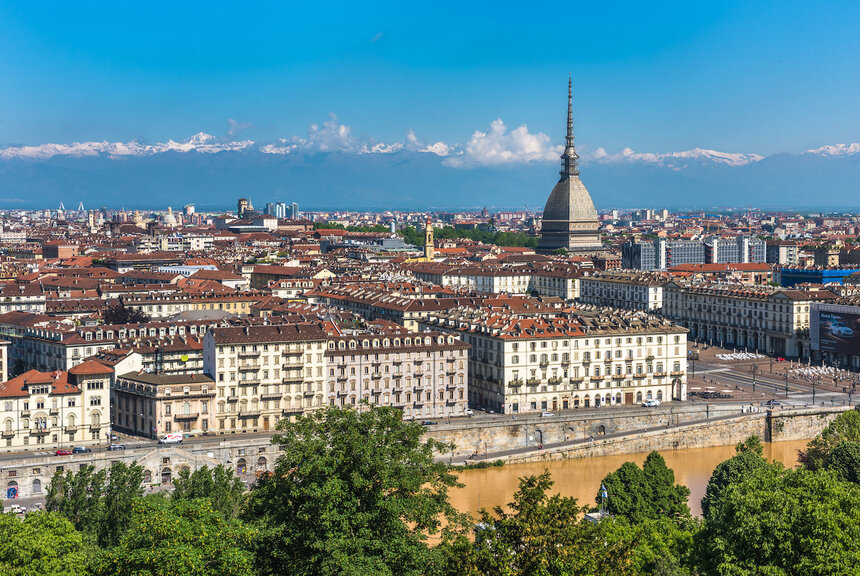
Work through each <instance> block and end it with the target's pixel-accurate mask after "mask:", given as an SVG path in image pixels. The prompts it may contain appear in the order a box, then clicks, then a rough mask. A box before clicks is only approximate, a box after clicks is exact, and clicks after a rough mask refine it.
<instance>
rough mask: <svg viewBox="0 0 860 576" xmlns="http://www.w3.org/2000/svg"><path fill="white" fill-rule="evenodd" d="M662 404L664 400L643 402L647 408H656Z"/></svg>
mask: <svg viewBox="0 0 860 576" xmlns="http://www.w3.org/2000/svg"><path fill="white" fill-rule="evenodd" d="M660 404H662V402H660V401H659V400H645V402H643V403H642V406H644V407H645V408H656V407H657V406H659V405H660Z"/></svg>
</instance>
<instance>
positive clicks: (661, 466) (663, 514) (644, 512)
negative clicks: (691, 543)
mask: <svg viewBox="0 0 860 576" xmlns="http://www.w3.org/2000/svg"><path fill="white" fill-rule="evenodd" d="M602 486H603V487H605V488H606V492H607V496H608V497H607V498H605V499H604V498H603V496H602V490H598V493H597V503H598V504H601V505H602V506H603V508H604V509H605V510H606V511H607V512H609V513H610V514H612V515H615V516H622V517H624V518H627V519H628V520H630V521H631V522H633V523H635V524H638V523H642V522H645V521H646V520H656V519H659V518H673V519H681V518H689V517H690V508H689V507H688V506H687V497H688V496H689V495H690V489H689V488H687V487H686V486H684V485H682V484H675V473H674V472H673V471H672V469H671V468H669V467H667V466H666V461H665V460H664V459H663V457H662V456H661V455H660V453H659V452H651V453H650V454H649V455H648V457H647V458H646V459H645V463H644V464H643V465H642V468H639V467H638V466H637V465H636V464H635V463H633V462H625V463H624V464H622V465H621V467H620V468H618V470H616V471H615V472H610V473H609V474H608V475H607V476H606V477H605V478H604V479H603V483H602Z"/></svg>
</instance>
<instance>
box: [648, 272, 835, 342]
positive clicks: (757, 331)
mask: <svg viewBox="0 0 860 576" xmlns="http://www.w3.org/2000/svg"><path fill="white" fill-rule="evenodd" d="M836 298H837V296H836V294H834V293H833V292H830V291H829V290H794V289H786V288H774V287H771V286H755V285H749V284H721V283H684V282H681V281H672V282H670V283H668V284H666V286H664V292H663V315H664V316H665V317H666V318H669V319H671V320H672V321H674V322H677V323H678V324H680V325H681V326H684V327H686V328H688V329H689V330H690V338H693V339H695V340H698V341H700V342H710V343H713V344H719V345H720V346H732V347H738V348H744V349H747V350H750V351H758V352H762V353H765V354H771V355H781V356H786V357H794V358H808V357H809V346H810V344H809V320H810V305H811V304H812V303H814V302H828V301H831V300H835V299H836Z"/></svg>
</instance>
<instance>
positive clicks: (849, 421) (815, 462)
mask: <svg viewBox="0 0 860 576" xmlns="http://www.w3.org/2000/svg"><path fill="white" fill-rule="evenodd" d="M846 441H847V442H860V411H857V410H848V411H847V412H843V413H842V414H840V415H839V416H837V417H836V419H835V420H833V422H831V423H830V424H828V425H827V427H826V428H825V429H824V430H822V431H821V434H819V435H818V436H816V437H815V438H813V439H812V440H811V441H810V442H809V444H807V446H806V454H804V455H802V457H801V458H802V460H803V461H804V463H805V465H806V467H807V468H808V469H810V470H818V469H819V468H822V467H823V466H824V463H825V461H826V460H827V456H828V455H829V454H830V452H831V451H832V450H833V449H834V448H836V446H838V445H839V444H841V443H842V442H846Z"/></svg>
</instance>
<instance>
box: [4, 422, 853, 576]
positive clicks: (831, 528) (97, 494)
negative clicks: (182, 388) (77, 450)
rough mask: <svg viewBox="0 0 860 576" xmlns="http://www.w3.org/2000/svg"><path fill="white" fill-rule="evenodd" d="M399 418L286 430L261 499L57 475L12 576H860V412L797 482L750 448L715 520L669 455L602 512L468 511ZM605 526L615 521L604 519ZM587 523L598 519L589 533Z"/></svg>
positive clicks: (628, 475)
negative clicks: (696, 511) (150, 489)
mask: <svg viewBox="0 0 860 576" xmlns="http://www.w3.org/2000/svg"><path fill="white" fill-rule="evenodd" d="M423 433H424V430H423V427H422V426H420V425H419V424H416V423H414V422H404V421H403V420H402V419H401V417H400V414H399V412H397V411H396V410H394V409H390V408H373V409H370V410H368V411H365V412H357V411H354V410H340V409H336V408H326V409H324V410H321V411H319V412H317V413H315V414H312V415H309V416H304V417H301V418H299V419H298V420H296V421H295V422H288V421H284V422H281V423H280V424H279V428H278V431H277V434H276V435H275V437H274V439H273V441H274V442H275V443H277V444H279V445H280V447H281V449H282V456H281V457H280V458H279V459H278V461H277V462H276V464H275V467H274V470H273V471H272V472H271V473H268V474H265V475H263V476H261V477H260V478H259V479H258V480H257V481H256V482H255V483H254V484H253V485H252V486H251V488H250V490H246V489H245V486H244V484H243V483H242V482H241V481H240V480H239V479H238V478H236V477H235V476H234V475H233V473H232V471H231V470H229V469H226V468H224V467H222V466H218V467H216V468H214V469H210V468H201V469H199V470H196V471H194V472H189V471H188V470H183V471H181V472H180V473H179V475H178V477H177V478H176V479H175V481H174V487H175V489H174V491H173V492H172V493H170V494H169V495H168V494H166V493H155V494H152V493H149V494H146V493H144V489H143V488H142V480H143V470H142V468H141V467H140V466H139V465H137V464H130V465H126V464H124V463H121V462H116V463H114V464H113V465H112V466H111V468H110V469H108V470H102V471H96V470H94V469H93V468H92V466H88V465H85V466H83V467H82V468H81V469H80V470H78V471H75V472H73V471H67V472H57V473H56V474H55V475H54V477H53V479H52V481H51V484H50V486H49V488H48V492H47V500H46V506H45V508H46V509H45V510H44V511H39V512H34V513H29V514H27V515H26V516H25V517H24V518H19V517H18V516H15V515H13V514H4V515H2V516H0V573H3V574H10V575H37V574H39V575H41V574H54V575H59V576H76V575H92V576H101V575H104V576H108V575H111V576H113V575H123V576H125V575H127V576H132V575H133V576H150V575H152V576H156V575H158V576H162V575H163V576H167V575H180V574H181V575H192V576H196V575H200V576H203V575H207V576H209V575H214V576H220V575H225V576H226V575H231V576H236V575H238V576H245V575H248V576H250V575H260V576H268V575H273V576H274V575H287V574H289V575H297V576H317V575H321V576H329V575H330V576H334V575H355V576H370V575H383V576H385V575H391V576H455V575H456V576H556V575H557V576H566V575H571V576H573V575H594V576H597V575H608V576H627V575H654V576H693V575H702V576H712V575H713V576H724V575H732V576H734V575H738V576H746V575H749V576H752V575H762V576H765V575H767V576H783V575H784V576H795V575H796V576H801V575H804V576H805V575H820V576H824V575H843V574H844V575H848V574H857V573H858V572H860V412H857V411H849V412H845V413H843V414H842V415H840V416H839V417H838V418H837V419H835V420H834V421H833V422H832V423H831V424H830V425H829V426H828V427H827V428H826V429H825V430H824V431H823V432H822V433H821V434H820V435H819V436H818V437H816V438H815V439H813V440H812V441H811V442H810V443H809V445H808V447H807V450H806V451H805V452H804V453H803V454H801V458H800V460H801V465H800V466H799V467H797V468H786V467H784V466H783V465H781V464H780V463H777V462H775V461H769V460H768V459H766V458H765V457H764V456H763V448H762V444H761V442H760V441H759V439H758V438H756V437H752V438H750V439H748V440H747V441H745V442H743V443H741V444H739V445H738V446H737V447H736V454H735V455H734V456H733V457H732V458H730V459H728V460H726V461H724V462H722V463H721V464H719V465H718V466H717V468H716V469H715V470H714V472H713V475H712V476H711V479H710V481H709V483H708V486H707V490H706V493H705V497H704V498H703V500H702V512H703V516H702V517H701V518H694V517H692V515H691V513H690V509H689V507H688V504H687V500H688V496H689V490H688V489H687V488H686V487H685V486H683V485H679V484H677V483H676V482H675V475H674V472H673V471H672V469H671V468H669V467H667V466H666V463H665V461H664V460H663V458H662V456H661V455H660V454H659V453H657V452H652V453H651V454H649V455H648V457H647V458H646V459H645V462H644V463H643V464H642V466H639V465H637V464H635V463H633V462H627V463H624V464H623V465H622V466H620V467H619V468H618V469H617V470H615V471H614V472H611V473H610V474H608V475H607V476H606V477H605V478H603V481H602V483H601V488H600V489H599V490H598V491H597V493H596V494H595V500H594V503H593V504H586V505H581V504H580V503H578V502H577V501H576V500H575V499H573V498H568V497H564V496H561V495H559V494H557V493H554V492H553V481H552V478H551V476H550V474H549V473H548V472H544V473H543V474H540V475H535V476H527V477H523V478H521V479H520V482H519V488H518V490H517V491H516V492H515V493H514V494H513V495H512V498H511V501H510V502H509V503H508V504H507V506H504V507H503V506H497V507H495V508H493V509H492V510H482V511H481V513H480V515H479V517H478V518H471V517H470V516H469V515H466V514H462V513H460V512H458V511H457V510H456V509H455V508H454V507H453V506H452V505H451V503H450V499H449V491H450V490H451V489H453V488H456V487H458V486H459V485H460V484H459V480H458V476H457V471H456V469H454V468H451V467H449V466H448V465H446V464H444V463H441V462H438V461H437V460H436V458H435V456H436V455H437V454H439V453H446V452H448V451H450V449H451V446H448V445H445V444H442V443H439V442H437V441H435V440H432V439H426V438H424V437H423ZM596 511H599V512H601V513H602V514H599V515H595V514H594V512H596ZM586 513H589V515H588V516H586Z"/></svg>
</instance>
